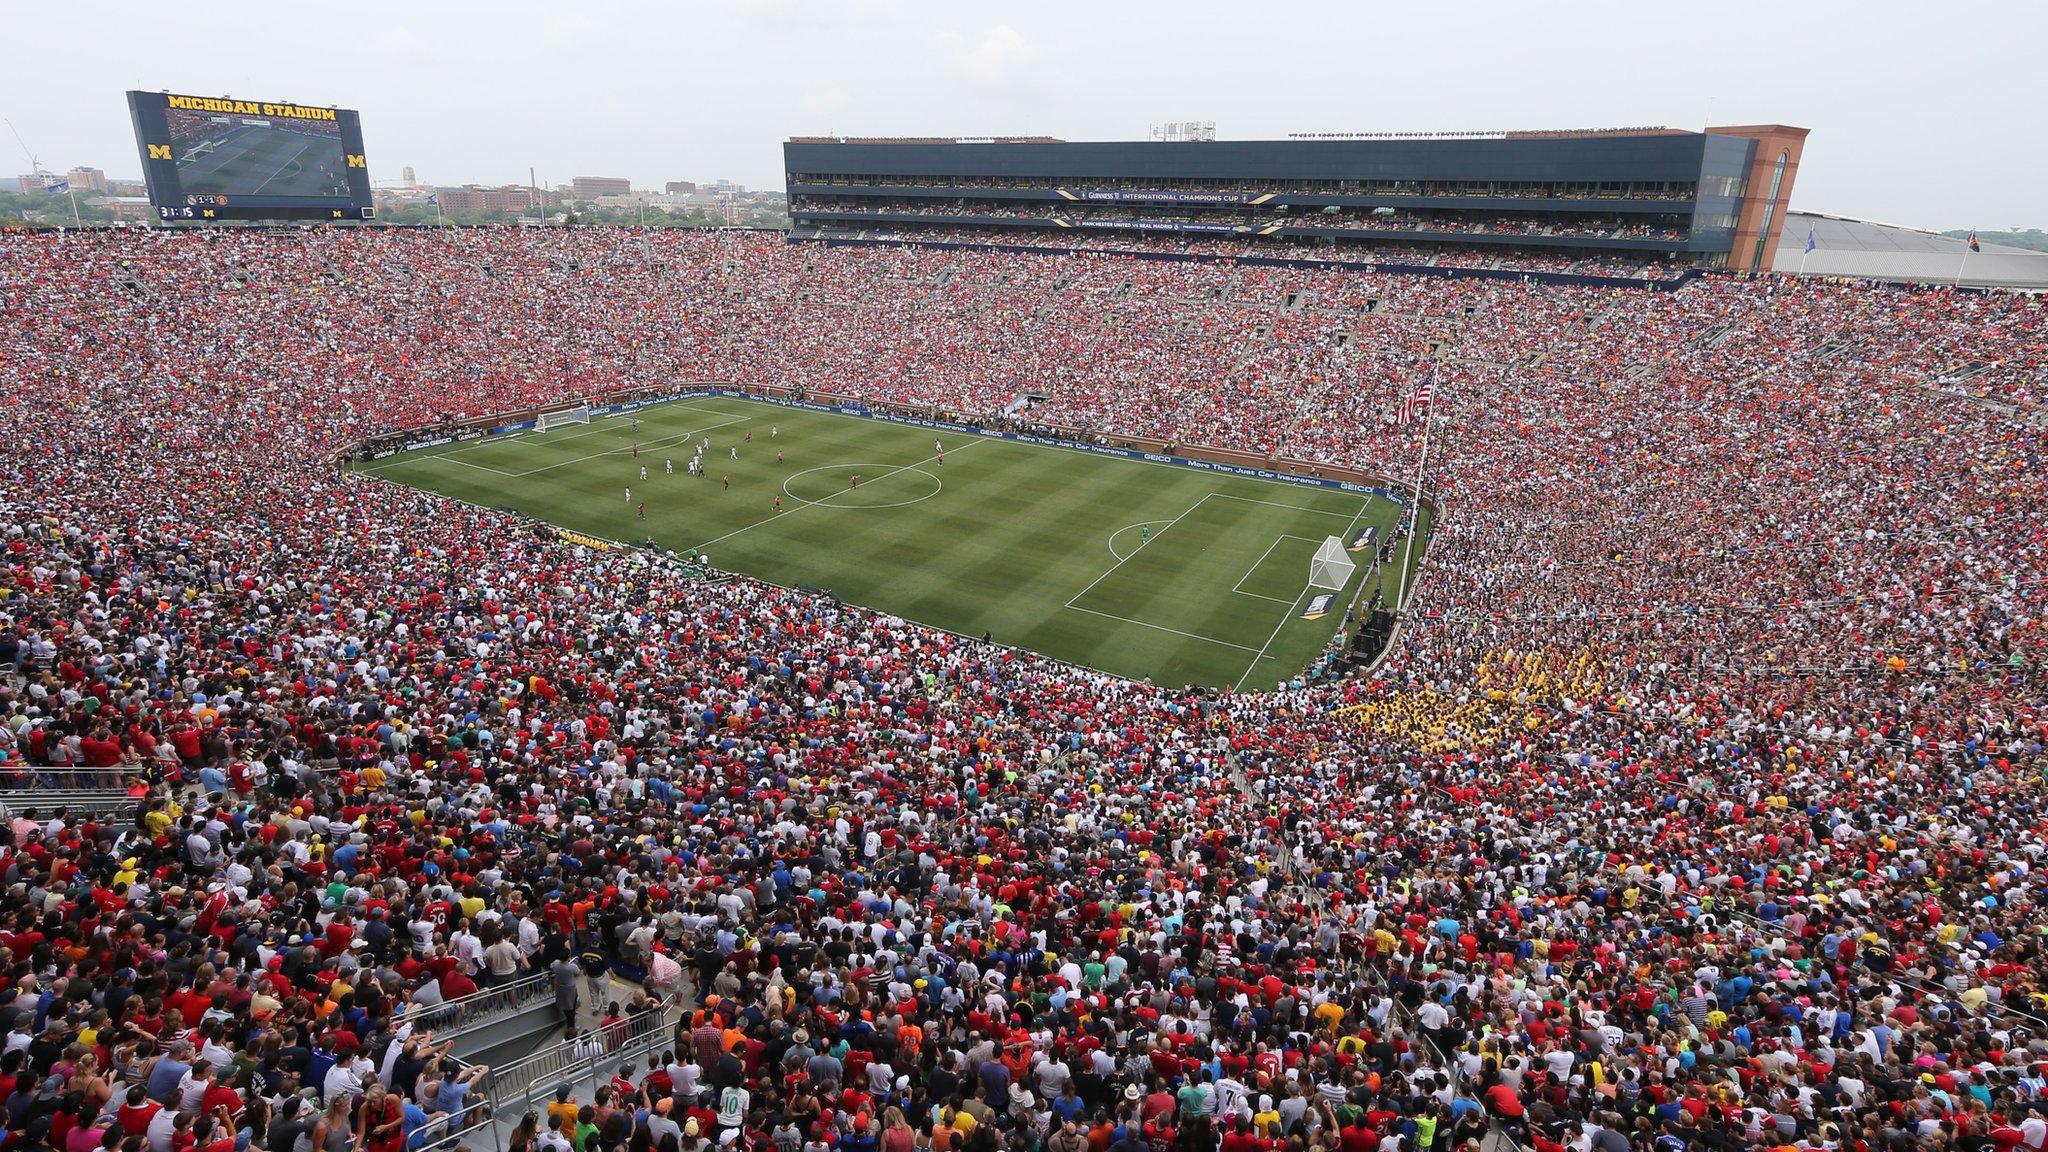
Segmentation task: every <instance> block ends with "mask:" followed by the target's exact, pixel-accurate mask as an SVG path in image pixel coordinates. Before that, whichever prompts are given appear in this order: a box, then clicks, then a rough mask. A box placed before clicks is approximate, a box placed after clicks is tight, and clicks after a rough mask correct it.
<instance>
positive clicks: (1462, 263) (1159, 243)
mask: <svg viewBox="0 0 2048 1152" xmlns="http://www.w3.org/2000/svg"><path fill="white" fill-rule="evenodd" d="M861 223H862V222H860V221H828V222H826V223H824V224H819V225H804V224H799V225H798V227H797V232H798V233H801V234H803V238H805V239H816V238H825V239H834V240H860V241H865V242H878V243H895V242H902V243H912V244H918V243H935V242H936V243H947V244H984V245H985V244H997V245H1002V246H1004V247H1009V248H1016V247H1026V248H1049V249H1056V250H1059V251H1085V252H1109V253H1117V252H1121V253H1126V254H1129V253H1167V254H1172V255H1186V256H1199V257H1203V258H1207V259H1233V260H1235V259H1242V258H1244V257H1257V258H1261V259H1281V260H1313V261H1318V262H1322V263H1350V264H1369V263H1380V264H1399V265H1403V266H1408V267H1437V268H1487V269H1494V270H1497V271H1501V272H1511V273H1528V272H1560V273H1567V274H1571V275H1579V276H1606V277H1615V278H1621V279H1628V280H1657V281H1668V280H1672V279H1674V278H1675V277H1677V276H1679V275H1680V274H1681V273H1682V272H1683V271H1684V270H1685V269H1684V266H1682V265H1677V264H1672V263H1669V262H1667V261H1664V260H1661V259H1658V258H1656V256H1655V254H1654V253H1652V254H1643V253H1630V252H1614V253H1606V252H1602V253H1587V252H1583V251H1559V250H1557V249H1555V248H1527V247H1517V248H1506V247H1494V246H1491V245H1489V246H1487V247H1485V248H1472V247H1467V246H1461V245H1457V244H1401V243H1395V242H1392V241H1386V240H1357V241H1347V242H1343V243H1331V242H1330V241H1329V240H1328V239H1327V238H1325V239H1322V240H1317V241H1307V240H1304V239H1300V238H1294V237H1287V236H1275V237H1242V238H1240V237H1236V236H1214V235H1200V234H1190V233H1185V232H1159V231H1150V232H1117V231H1114V230H1090V231H1089V232H1087V233H1086V234H1079V233H1075V232H1070V231H1064V230H1040V229H1031V228H1017V227H1012V228H967V227H955V226H952V225H948V224H933V225H912V226H910V227H907V228H906V227H899V226H898V225H897V224H896V223H893V222H888V223H881V224H877V225H873V226H869V227H860V226H859V225H860V224H861Z"/></svg>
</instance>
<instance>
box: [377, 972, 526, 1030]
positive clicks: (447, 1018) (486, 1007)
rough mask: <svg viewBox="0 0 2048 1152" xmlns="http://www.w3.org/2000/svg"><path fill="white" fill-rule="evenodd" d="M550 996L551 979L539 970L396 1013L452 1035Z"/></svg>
mask: <svg viewBox="0 0 2048 1152" xmlns="http://www.w3.org/2000/svg"><path fill="white" fill-rule="evenodd" d="M553 995H554V981H553V980H552V978H551V977H549V976H548V974H547V973H545V972H540V973H536V974H534V975H532V976H528V977H526V978H525V979H522V980H515V981H513V982H512V983H510V984H501V985H498V986H496V987H492V988H483V989H479V990H478V991H476V992H472V993H470V994H469V995H467V996H458V997H456V998H455V999H453V1000H443V1001H442V1002H440V1003H439V1004H409V1005H407V1006H406V1008H405V1010H404V1011H403V1012H400V1013H399V1014H398V1019H399V1020H400V1021H401V1022H404V1023H410V1024H412V1025H414V1026H415V1027H419V1026H427V1027H433V1028H436V1029H438V1030H441V1031H442V1032H443V1034H444V1035H455V1034H458V1033H461V1032H463V1031H465V1030H467V1029H470V1028H473V1027H476V1026H478V1025H481V1024H484V1023H488V1022H489V1021H492V1020H496V1019H499V1018H501V1017H503V1016H506V1015H509V1014H511V1013H512V1012H515V1011H518V1010H520V1009H523V1008H525V1007H527V1006H528V1005H531V1004H532V1003H534V1002H535V1001H537V1000H543V999H548V998H551V997H552V996H553Z"/></svg>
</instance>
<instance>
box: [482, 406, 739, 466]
mask: <svg viewBox="0 0 2048 1152" xmlns="http://www.w3.org/2000/svg"><path fill="white" fill-rule="evenodd" d="M642 411H645V409H642ZM676 411H679V412H701V413H703V414H704V415H706V416H731V415H732V413H730V412H720V411H718V410H717V409H715V408H695V407H692V406H690V405H688V404H678V405H676ZM614 415H618V416H626V415H631V413H626V412H618V413H614ZM617 431H618V429H616V428H611V427H603V426H600V425H598V424H597V423H596V422H595V421H593V422H592V423H591V424H590V425H589V426H588V427H587V428H585V429H584V430H583V431H581V432H568V433H563V434H560V435H557V434H556V433H553V432H535V433H532V435H534V436H536V437H539V436H545V437H547V439H545V440H536V441H535V443H539V444H567V443H568V442H569V441H571V440H581V439H583V438H584V437H585V436H595V435H597V434H598V433H600V432H617ZM699 431H702V429H699ZM524 435H527V433H525V432H509V433H506V434H505V435H503V436H486V437H484V438H483V439H481V440H475V441H471V442H469V443H466V444H460V445H457V446H456V447H455V448H454V449H452V450H450V451H447V452H443V453H441V455H443V456H456V455H459V454H461V453H464V452H474V451H476V450H477V449H479V448H489V447H491V446H492V445H495V444H503V443H504V442H505V441H507V440H511V439H515V438H517V437H520V436H524Z"/></svg>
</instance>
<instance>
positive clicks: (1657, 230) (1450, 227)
mask: <svg viewBox="0 0 2048 1152" xmlns="http://www.w3.org/2000/svg"><path fill="white" fill-rule="evenodd" d="M790 211H792V212H794V213H795V214H797V215H798V216H807V215H810V214H813V213H837V214H851V215H877V214H880V215H891V216H988V217H993V218H996V219H1000V220H1051V219H1060V220H1068V221H1074V222H1083V221H1087V222H1093V223H1094V224H1098V225H1103V226H1110V225H1114V224H1118V223H1128V224H1129V225H1130V226H1131V227H1133V228H1136V227H1138V226H1140V225H1141V224H1142V223H1144V222H1149V221H1175V222H1181V223H1195V224H1229V225H1240V226H1243V227H1247V228H1264V227H1269V226H1279V227H1294V228H1344V229H1350V230H1354V231H1372V232H1449V233H1457V234H1461V235H1472V236H1575V237H1583V238H1591V239H1604V240H1614V239H1621V240H1671V241H1682V240H1684V239H1685V229H1683V228H1681V227H1677V226H1674V225H1670V224H1648V223H1644V222H1642V221H1641V220H1640V219H1635V218H1628V217H1613V218H1602V219H1589V218H1584V217H1569V218H1562V219H1560V218H1553V217H1545V216H1534V215H1531V216H1491V217H1488V216H1481V215H1475V214H1470V213H1454V214H1445V213H1417V212H1381V211H1374V210H1372V209H1363V208H1347V209H1343V210H1339V211H1328V212H1322V211H1316V210H1314V209H1306V210H1303V211H1299V212H1294V213H1287V212H1277V213H1276V212H1273V211H1271V210H1253V209H1248V208H1202V207H1194V206H1183V205H1171V206H1166V207H1163V208H1153V209H1150V210H1147V211H1145V212H1143V213H1142V214H1141V213H1139V212H1137V211H1135V210H1134V209H1133V208H1132V207H1131V206H1129V205H1122V204H1082V205H1066V204H1059V203H1045V204H1025V203H1016V202H1001V201H994V202H990V201H980V202H969V201H957V200H874V199H850V200H841V199H829V198H821V197H816V196H799V197H797V198H795V199H794V200H792V201H791V202H790Z"/></svg>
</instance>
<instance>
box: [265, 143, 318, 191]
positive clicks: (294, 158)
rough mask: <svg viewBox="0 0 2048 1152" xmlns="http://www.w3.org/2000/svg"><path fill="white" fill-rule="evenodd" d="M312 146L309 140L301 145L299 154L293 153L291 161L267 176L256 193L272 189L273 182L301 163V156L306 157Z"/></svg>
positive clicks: (279, 166)
mask: <svg viewBox="0 0 2048 1152" xmlns="http://www.w3.org/2000/svg"><path fill="white" fill-rule="evenodd" d="M312 146H313V142H312V141H311V140H308V141H306V142H305V143H304V144H301V145H299V150H298V151H297V152H294V153H292V158H291V159H289V160H287V161H285V162H284V163H282V164H280V165H278V166H277V171H275V172H272V173H271V174H270V175H268V176H265V177H264V178H263V183H261V184H258V185H257V186H256V191H257V192H261V191H263V190H264V189H265V188H268V187H270V182H271V181H272V180H275V179H277V178H278V177H279V176H282V175H284V170H285V169H287V168H289V167H291V166H292V165H294V164H297V163H298V162H299V157H301V156H304V155H305V154H306V149H308V148H311V147H312ZM254 194H255V193H251V195H254Z"/></svg>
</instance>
